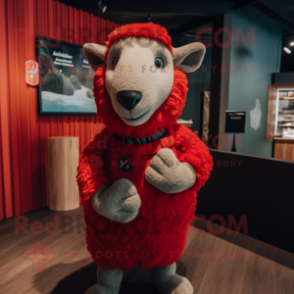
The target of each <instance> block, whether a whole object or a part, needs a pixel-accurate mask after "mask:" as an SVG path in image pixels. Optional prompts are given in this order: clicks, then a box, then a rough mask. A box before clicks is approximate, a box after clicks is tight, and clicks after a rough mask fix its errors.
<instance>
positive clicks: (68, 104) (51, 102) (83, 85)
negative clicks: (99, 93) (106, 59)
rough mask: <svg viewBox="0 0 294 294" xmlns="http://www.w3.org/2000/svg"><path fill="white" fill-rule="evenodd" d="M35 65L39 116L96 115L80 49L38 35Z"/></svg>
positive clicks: (89, 73) (89, 74) (89, 77)
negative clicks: (37, 67)
mask: <svg viewBox="0 0 294 294" xmlns="http://www.w3.org/2000/svg"><path fill="white" fill-rule="evenodd" d="M36 51H37V52H36V54H37V60H38V63H39V80H40V82H39V87H38V88H39V91H38V96H39V99H38V101H39V106H38V108H39V114H83V115H84V114H92V115H95V114H96V113H97V108H96V104H95V99H94V97H93V91H92V89H93V77H94V72H93V71H92V69H91V68H90V66H89V63H88V61H87V60H86V58H85V57H84V54H83V51H82V46H81V45H76V44H72V43H68V42H63V41H59V40H55V39H50V38H46V37H42V36H38V37H37V38H36Z"/></svg>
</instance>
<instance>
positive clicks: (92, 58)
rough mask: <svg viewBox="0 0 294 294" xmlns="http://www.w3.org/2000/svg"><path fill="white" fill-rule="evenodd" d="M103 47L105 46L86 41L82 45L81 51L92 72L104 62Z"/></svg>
mask: <svg viewBox="0 0 294 294" xmlns="http://www.w3.org/2000/svg"><path fill="white" fill-rule="evenodd" d="M105 49H106V46H103V45H98V44H94V43H86V44H85V45H84V46H83V53H84V55H85V57H86V59H87V60H88V62H89V64H90V66H91V68H92V69H93V71H94V72H95V71H96V70H97V68H98V67H99V66H101V65H103V64H105V57H104V53H105Z"/></svg>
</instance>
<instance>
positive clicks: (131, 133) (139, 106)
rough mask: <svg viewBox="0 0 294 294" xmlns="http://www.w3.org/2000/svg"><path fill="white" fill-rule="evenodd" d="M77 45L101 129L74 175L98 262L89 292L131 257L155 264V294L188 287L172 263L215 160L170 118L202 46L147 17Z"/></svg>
mask: <svg viewBox="0 0 294 294" xmlns="http://www.w3.org/2000/svg"><path fill="white" fill-rule="evenodd" d="M83 51H84V54H85V56H86V58H87V60H88V61H89V63H90V65H91V67H92V69H93V70H94V71H95V76H94V96H95V101H96V105H97V115H98V116H99V117H100V118H101V121H102V123H103V124H104V126H105V128H104V129H103V130H102V131H101V132H100V133H99V134H97V135H96V136H95V138H94V140H93V141H92V142H91V143H90V144H89V145H88V146H87V147H86V148H85V149H84V151H83V152H82V154H81V156H80V163H79V167H78V175H77V180H78V185H79V191H80V195H81V197H82V200H83V207H84V214H85V221H86V225H87V231H86V234H87V244H88V250H89V252H90V254H91V256H92V258H93V259H94V261H95V262H96V263H97V265H98V266H99V268H98V282H97V284H96V285H94V286H93V287H91V288H90V289H89V290H88V291H87V293H93V294H94V293H99V294H100V293H101V294H102V293H103V294H108V293H109V294H116V293H118V291H119V286H120V282H121V279H122V272H124V271H128V270H131V269H132V268H133V267H134V265H135V264H136V263H138V264H139V265H140V267H141V268H146V269H151V270H152V276H153V278H154V281H155V284H156V286H157V289H158V290H159V291H160V293H170V294H171V293H173V294H183V293H187V294H188V293H193V288H192V286H191V284H190V283H189V281H188V280H187V279H186V278H184V277H181V276H179V275H177V274H176V269H175V262H176V261H177V260H178V259H180V257H181V254H182V252H183V250H184V247H185V242H186V236H187V233H188V229H189V222H190V221H191V220H192V218H193V217H194V212H195V209H196V196H197V195H196V192H197V191H198V190H199V189H200V188H201V187H202V186H203V185H204V184H205V182H206V181H207V179H208V178H209V175H210V172H211V170H212V165H213V162H212V157H211V155H210V154H209V151H208V149H207V147H206V145H205V144H204V143H203V142H202V141H201V140H200V139H199V138H198V136H197V135H196V134H195V133H193V132H192V131H190V130H189V129H188V128H186V127H184V126H182V125H179V124H177V122H176V121H177V118H178V117H179V116H180V115H181V112H182V109H183V107H184V105H185V100H186V93H187V90H188V89H187V78H186V75H185V73H183V71H184V72H192V71H195V70H196V69H197V68H198V67H199V66H200V64H201V62H202V60H203V57H204V54H205V47H204V45H202V44H201V43H192V44H188V45H186V46H183V47H180V48H173V47H172V46H171V38H170V37H169V35H168V33H167V31H166V30H165V29H164V28H162V27H160V26H159V25H155V24H153V23H146V24H130V25H125V26H122V27H120V28H118V29H116V30H115V31H114V32H112V33H111V34H110V35H109V40H108V42H107V43H106V46H102V45H97V44H85V45H84V47H83Z"/></svg>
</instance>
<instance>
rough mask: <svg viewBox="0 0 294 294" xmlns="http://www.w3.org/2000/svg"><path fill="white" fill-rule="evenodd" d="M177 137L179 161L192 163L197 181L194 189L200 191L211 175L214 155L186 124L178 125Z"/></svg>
mask: <svg viewBox="0 0 294 294" xmlns="http://www.w3.org/2000/svg"><path fill="white" fill-rule="evenodd" d="M175 139H176V149H177V151H178V159H179V161H180V162H187V163H189V164H191V165H192V166H193V167H194V169H195V171H196V183H195V185H194V186H193V187H192V189H195V190H196V191H198V190H199V189H200V188H201V187H202V186H204V184H205V182H206V181H207V180H208V178H209V176H210V172H211V170H212V166H213V160H212V156H211V155H210V153H209V150H208V148H207V146H206V145H205V144H204V142H203V141H202V140H200V139H199V137H198V136H197V135H196V134H195V133H193V132H192V131H191V130H189V129H188V128H186V127H185V126H182V125H177V126H176V129H175Z"/></svg>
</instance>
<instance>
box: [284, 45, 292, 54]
mask: <svg viewBox="0 0 294 294" xmlns="http://www.w3.org/2000/svg"><path fill="white" fill-rule="evenodd" d="M283 49H284V51H285V52H287V53H288V54H290V53H291V52H292V51H291V50H290V49H289V48H287V47H284V48H283Z"/></svg>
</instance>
